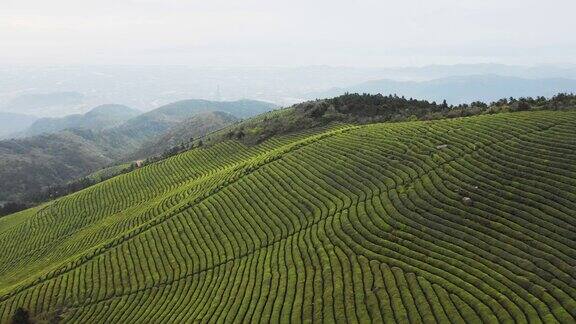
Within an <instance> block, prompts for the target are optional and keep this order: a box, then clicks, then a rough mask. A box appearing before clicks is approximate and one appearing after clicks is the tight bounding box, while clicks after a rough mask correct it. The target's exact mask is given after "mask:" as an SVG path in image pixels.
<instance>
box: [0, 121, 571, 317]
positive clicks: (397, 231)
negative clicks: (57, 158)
mask: <svg viewBox="0 0 576 324" xmlns="http://www.w3.org/2000/svg"><path fill="white" fill-rule="evenodd" d="M19 307H22V308H24V309H26V310H28V311H29V312H30V316H31V317H32V318H33V319H34V320H35V321H37V322H50V321H62V322H65V323H183V322H194V321H198V322H222V323H235V322H250V323H251V322H326V323H334V322H385V323H394V322H399V323H406V322H411V323H433V322H439V323H447V322H455V323H464V322H472V323H479V322H487V323H495V322H507V323H510V322H518V323H527V322H530V323H541V322H545V323H575V321H576V111H573V110H572V111H529V112H516V113H501V114H495V115H481V116H474V117H466V118H455V119H447V120H437V121H427V122H425V121H415V122H401V123H377V124H370V125H347V124H339V125H336V126H334V125H333V126H330V127H328V128H323V129H321V130H320V129H316V130H309V131H307V132H300V133H297V134H293V135H284V136H280V137H273V138H271V139H268V140H266V141H264V142H262V143H260V144H257V145H251V146H247V145H245V144H242V143H241V142H238V141H235V140H227V141H223V142H221V143H218V144H215V145H213V146H209V147H204V148H195V149H192V150H190V151H187V152H184V153H181V154H178V155H176V156H174V157H171V158H169V159H166V160H162V161H160V162H156V163H153V164H150V165H147V166H146V167H143V168H141V169H137V170H135V171H133V172H130V173H128V174H124V175H120V176H117V177H114V178H112V179H110V180H108V181H105V182H102V183H100V184H97V185H95V186H93V187H90V188H88V189H86V190H83V191H80V192H77V193H74V194H72V195H69V196H66V197H63V198H60V199H58V200H55V201H52V202H49V203H46V204H44V205H41V206H39V207H36V208H34V209H31V210H26V211H23V212H20V213H17V214H13V215H10V216H6V217H4V218H0V322H2V323H4V322H9V321H10V319H11V317H12V316H13V314H14V313H15V312H16V310H17V309H18V308H19Z"/></svg>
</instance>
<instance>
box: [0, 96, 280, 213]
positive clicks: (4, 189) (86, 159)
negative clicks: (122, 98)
mask: <svg viewBox="0 0 576 324" xmlns="http://www.w3.org/2000/svg"><path fill="white" fill-rule="evenodd" d="M274 108H276V106H275V105H273V104H270V103H266V102H260V101H252V100H239V101H233V102H212V101H206V100H185V101H180V102H176V103H173V104H169V105H165V106H162V107H160V108H157V109H155V110H153V111H150V112H147V113H144V114H140V115H138V116H136V117H133V118H130V119H128V120H126V121H125V122H123V123H121V124H120V125H117V126H115V127H111V128H107V127H104V126H103V123H104V121H103V118H102V116H101V114H100V113H103V112H106V111H108V110H113V111H116V112H115V113H111V114H104V115H105V116H108V117H109V118H112V117H113V118H112V119H114V120H115V121H116V122H117V121H118V120H119V119H122V118H126V116H128V115H130V114H134V113H135V112H134V111H133V110H131V109H129V108H127V107H123V106H105V107H102V106H101V107H97V108H95V109H94V110H92V111H90V112H89V113H87V114H85V115H80V116H75V117H70V116H69V117H66V118H61V119H57V120H50V122H47V121H44V122H42V123H40V125H44V126H46V127H44V126H43V127H44V128H43V129H42V134H41V135H37V136H31V137H25V138H19V139H11V140H3V141H0V179H2V181H0V202H1V201H3V200H14V199H20V198H22V196H23V195H25V194H27V193H29V192H31V191H34V190H38V189H40V188H42V187H44V186H48V185H57V184H63V183H65V182H67V181H70V180H73V179H76V178H79V177H82V176H85V175H87V174H88V173H90V172H93V171H95V170H97V169H99V168H102V167H104V166H107V165H110V164H112V163H116V162H120V161H128V160H130V159H132V158H135V157H136V156H137V157H141V158H145V157H147V155H146V154H161V153H162V152H163V150H166V149H169V148H171V147H172V143H177V144H178V143H179V142H181V141H184V140H185V139H187V138H190V137H198V136H202V135H204V134H205V133H207V132H210V131H212V130H215V129H217V128H221V127H224V126H226V125H228V124H231V123H233V122H235V121H236V120H238V119H239V118H245V117H250V116H255V115H258V114H260V113H263V112H266V111H270V110H272V109H274ZM216 112H218V113H216ZM231 114H233V115H231ZM195 116H196V117H195ZM47 125H49V126H47ZM63 125H68V126H70V125H73V126H76V127H75V128H74V127H67V128H66V129H64V130H58V129H59V128H62V127H63ZM49 130H54V132H50V131H49ZM29 131H30V132H33V130H29ZM162 136H163V137H162Z"/></svg>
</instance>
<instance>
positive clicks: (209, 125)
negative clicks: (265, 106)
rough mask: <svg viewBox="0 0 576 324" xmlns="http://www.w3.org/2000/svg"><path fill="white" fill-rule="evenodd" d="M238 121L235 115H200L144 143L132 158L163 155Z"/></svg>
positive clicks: (218, 113)
mask: <svg viewBox="0 0 576 324" xmlns="http://www.w3.org/2000/svg"><path fill="white" fill-rule="evenodd" d="M238 120H239V119H238V118H236V117H234V116H233V115H231V114H228V113H225V112H221V111H210V112H203V113H199V114H198V115H196V116H193V117H191V118H188V119H186V120H184V121H182V122H180V123H178V124H177V125H176V126H174V127H172V128H171V129H169V130H168V131H167V132H165V133H164V134H163V135H162V136H160V137H159V138H154V139H153V140H151V141H149V142H148V143H144V144H143V145H142V146H141V147H140V148H139V149H138V150H137V151H136V152H135V153H133V154H131V155H130V156H131V157H133V158H134V159H139V158H140V159H142V158H147V157H151V156H157V155H162V153H164V152H165V151H167V150H170V149H172V148H174V147H176V146H178V145H181V143H188V142H190V139H191V138H198V137H202V136H204V135H206V134H208V133H210V132H213V131H216V130H218V129H222V128H224V127H226V126H228V125H231V124H233V123H234V122H237V121H238Z"/></svg>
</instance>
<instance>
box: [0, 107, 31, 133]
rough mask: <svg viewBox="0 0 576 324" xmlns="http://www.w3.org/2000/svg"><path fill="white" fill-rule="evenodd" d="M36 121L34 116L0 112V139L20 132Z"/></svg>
mask: <svg viewBox="0 0 576 324" xmlns="http://www.w3.org/2000/svg"><path fill="white" fill-rule="evenodd" d="M37 119H38V118H37V117H34V116H29V115H23V114H16V113H10V112H1V111H0V139H2V138H6V137H10V136H12V135H13V134H15V133H18V132H22V131H23V130H25V129H27V128H28V127H30V125H32V124H33V123H34V122H35V121H36V120H37Z"/></svg>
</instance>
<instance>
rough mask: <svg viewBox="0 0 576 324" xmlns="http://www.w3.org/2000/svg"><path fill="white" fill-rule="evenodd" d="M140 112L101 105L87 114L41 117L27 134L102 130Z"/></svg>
mask: <svg viewBox="0 0 576 324" xmlns="http://www.w3.org/2000/svg"><path fill="white" fill-rule="evenodd" d="M140 114H141V112H140V111H138V110H136V109H132V108H129V107H126V106H123V105H112V104H110V105H101V106H98V107H95V108H93V109H91V110H90V111H89V112H87V113H85V114H74V115H68V116H65V117H61V118H41V119H39V120H37V121H35V122H34V123H33V124H32V125H31V126H30V127H28V130H27V131H26V133H25V136H35V135H40V134H45V133H56V132H58V131H61V130H64V129H69V128H81V129H90V130H95V131H101V130H104V129H108V128H113V127H115V126H119V125H121V124H123V123H124V122H126V121H128V120H130V119H132V118H134V117H136V116H138V115H140Z"/></svg>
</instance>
